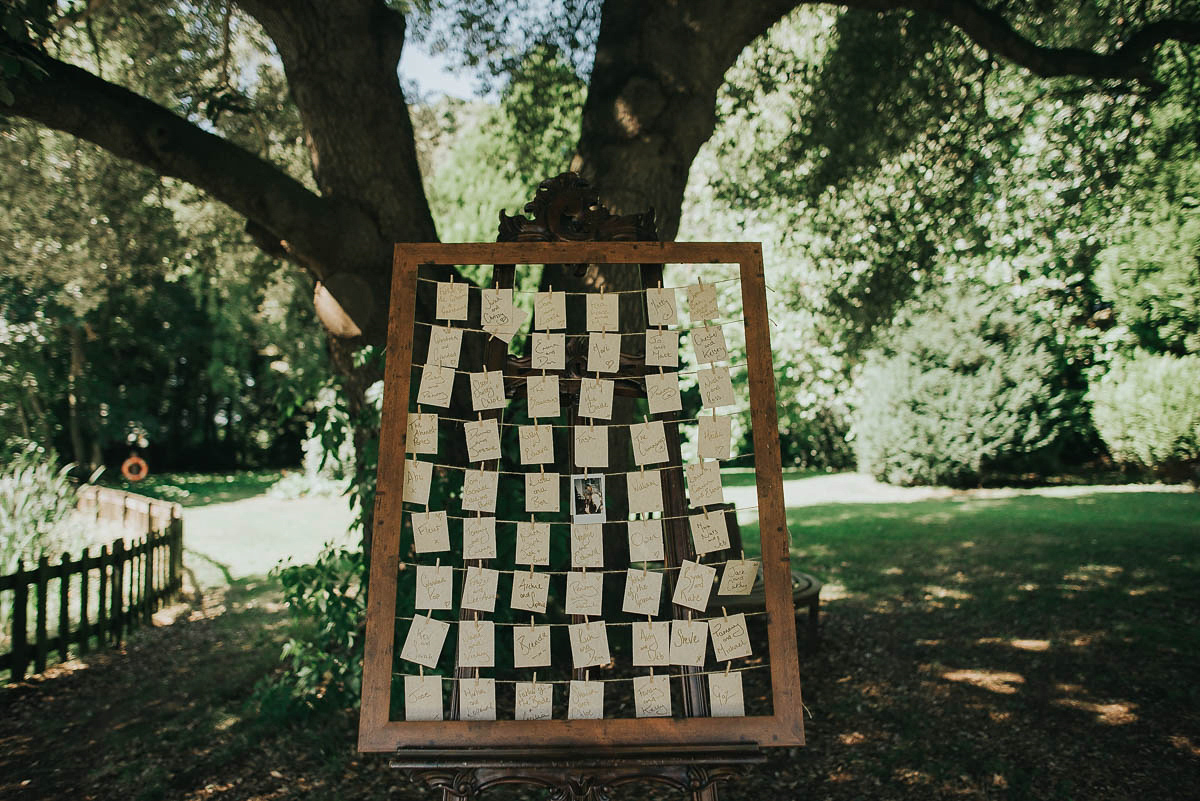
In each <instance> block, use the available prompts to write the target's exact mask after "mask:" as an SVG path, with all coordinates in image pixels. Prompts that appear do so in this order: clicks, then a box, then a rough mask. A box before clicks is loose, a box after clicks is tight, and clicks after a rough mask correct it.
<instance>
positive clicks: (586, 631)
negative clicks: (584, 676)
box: [567, 620, 612, 668]
mask: <svg viewBox="0 0 1200 801" xmlns="http://www.w3.org/2000/svg"><path fill="white" fill-rule="evenodd" d="M567 633H568V634H569V635H570V638H571V656H572V659H573V660H574V663H575V667H577V668H586V667H595V666H596V665H607V664H608V663H609V662H611V661H612V657H610V656H609V655H608V629H606V628H605V627H604V621H602V620H597V621H594V622H592V623H569V624H567Z"/></svg>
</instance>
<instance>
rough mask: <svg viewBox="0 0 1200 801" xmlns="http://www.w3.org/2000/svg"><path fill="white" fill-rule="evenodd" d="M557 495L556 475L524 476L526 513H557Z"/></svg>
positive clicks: (535, 474) (527, 474)
mask: <svg viewBox="0 0 1200 801" xmlns="http://www.w3.org/2000/svg"><path fill="white" fill-rule="evenodd" d="M558 494H559V493H558V473H526V474H525V511H526V512H557V511H558V508H559V497H558ZM538 564H541V563H540V562H539V563H538Z"/></svg>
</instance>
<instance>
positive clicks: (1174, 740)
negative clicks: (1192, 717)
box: [1167, 734, 1200, 757]
mask: <svg viewBox="0 0 1200 801" xmlns="http://www.w3.org/2000/svg"><path fill="white" fill-rule="evenodd" d="M1167 742H1168V743H1170V744H1171V745H1172V746H1173V747H1175V748H1177V749H1179V750H1180V751H1182V752H1183V753H1185V754H1189V755H1191V756H1194V757H1200V745H1196V743H1195V742H1193V741H1192V738H1190V737H1185V736H1183V735H1182V734H1172V735H1171V736H1170V737H1168V738H1167Z"/></svg>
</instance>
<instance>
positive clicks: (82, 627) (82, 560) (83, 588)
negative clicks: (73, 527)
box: [79, 548, 92, 656]
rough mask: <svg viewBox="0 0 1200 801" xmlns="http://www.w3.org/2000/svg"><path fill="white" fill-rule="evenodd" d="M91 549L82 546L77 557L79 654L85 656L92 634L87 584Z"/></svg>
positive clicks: (90, 569) (90, 566) (89, 588)
mask: <svg viewBox="0 0 1200 801" xmlns="http://www.w3.org/2000/svg"><path fill="white" fill-rule="evenodd" d="M91 561H92V549H91V548H84V549H83V553H82V554H81V555H80V557H79V567H80V570H79V655H80V656H86V655H87V652H88V649H89V648H90V647H91V643H89V642H88V640H89V639H91V636H92V626H91V623H90V622H89V621H88V601H89V598H88V593H89V592H90V591H91V587H89V586H88V584H89V581H88V579H89V578H90V576H89V574H90V573H91V572H92V565H91Z"/></svg>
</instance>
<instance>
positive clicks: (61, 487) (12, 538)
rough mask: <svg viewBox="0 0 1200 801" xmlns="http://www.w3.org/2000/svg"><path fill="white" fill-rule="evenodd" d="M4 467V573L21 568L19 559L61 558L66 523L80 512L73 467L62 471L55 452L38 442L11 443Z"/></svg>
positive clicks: (0, 554) (0, 484) (0, 505)
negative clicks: (75, 513) (75, 510)
mask: <svg viewBox="0 0 1200 801" xmlns="http://www.w3.org/2000/svg"><path fill="white" fill-rule="evenodd" d="M4 451H5V458H6V462H5V464H4V466H3V468H0V574H6V573H11V572H12V571H13V570H15V569H16V565H17V560H18V559H24V560H26V561H32V560H34V559H36V558H37V557H39V556H41V555H43V554H52V553H54V554H56V553H61V552H62V550H63V548H64V547H65V545H66V538H67V534H66V523H67V519H68V518H69V517H70V515H71V512H72V511H74V509H75V485H74V484H73V483H71V480H70V478H68V477H67V473H68V471H69V470H70V469H71V466H70V465H68V466H67V467H64V468H62V469H59V468H58V466H57V461H58V460H57V458H56V457H55V454H54V453H53V451H47V450H45V449H43V448H41V447H39V446H37V445H35V444H33V443H24V442H23V443H16V444H13V443H10V444H9V445H8V446H7V447H5V449H4Z"/></svg>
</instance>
